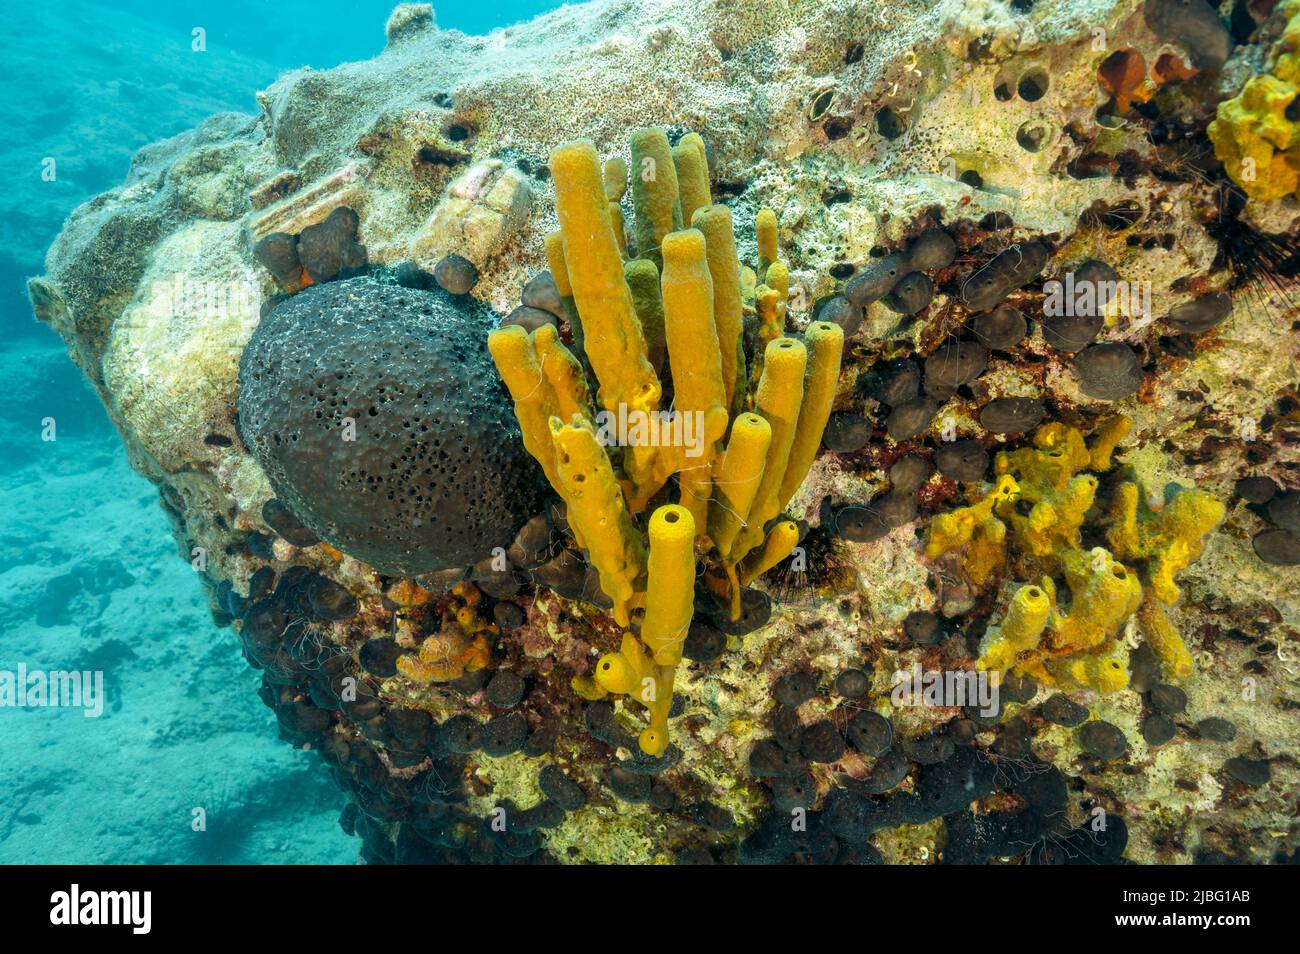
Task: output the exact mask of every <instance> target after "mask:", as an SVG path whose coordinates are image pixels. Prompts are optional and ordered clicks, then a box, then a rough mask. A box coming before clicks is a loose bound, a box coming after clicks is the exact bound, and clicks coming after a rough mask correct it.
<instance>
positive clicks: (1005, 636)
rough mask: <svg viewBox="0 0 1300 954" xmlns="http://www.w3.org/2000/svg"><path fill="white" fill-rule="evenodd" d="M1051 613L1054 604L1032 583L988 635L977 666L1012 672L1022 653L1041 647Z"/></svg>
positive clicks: (1022, 590) (982, 646)
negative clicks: (1040, 643) (1040, 642)
mask: <svg viewBox="0 0 1300 954" xmlns="http://www.w3.org/2000/svg"><path fill="white" fill-rule="evenodd" d="M1051 612H1052V601H1051V600H1050V599H1049V598H1048V596H1047V593H1046V592H1045V591H1044V590H1043V588H1042V587H1040V586H1035V585H1034V584H1032V583H1029V584H1026V585H1025V586H1022V587H1020V589H1018V590H1016V592H1015V595H1014V596H1012V597H1011V601H1010V602H1009V603H1008V604H1007V611H1006V615H1005V616H1003V618H1002V622H1001V623H1000V624H998V625H997V626H990V627H989V629H988V631H987V632H986V633H985V634H984V639H983V641H982V643H981V646H980V657H979V659H978V660H977V661H976V663H975V665H976V667H977V668H979V669H991V670H995V671H997V672H1007V671H1008V670H1010V669H1011V668H1012V666H1014V665H1015V664H1016V661H1017V657H1018V656H1019V655H1020V654H1021V653H1023V652H1028V651H1029V650H1032V649H1035V648H1037V646H1038V644H1039V641H1040V640H1041V639H1042V636H1043V630H1044V629H1046V628H1047V619H1048V616H1049V615H1050V614H1051Z"/></svg>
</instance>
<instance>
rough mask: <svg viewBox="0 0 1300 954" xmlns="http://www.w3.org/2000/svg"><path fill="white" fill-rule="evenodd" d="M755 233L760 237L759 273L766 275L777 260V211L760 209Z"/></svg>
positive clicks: (755, 219)
mask: <svg viewBox="0 0 1300 954" xmlns="http://www.w3.org/2000/svg"><path fill="white" fill-rule="evenodd" d="M754 233H755V236H756V237H757V239H758V274H759V275H766V274H767V268H768V266H769V265H771V264H772V263H773V262H775V261H776V213H775V212H773V211H772V210H771V209H766V208H764V209H759V210H758V215H756V216H755V217H754Z"/></svg>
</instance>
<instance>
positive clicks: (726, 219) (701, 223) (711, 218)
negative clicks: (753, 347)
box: [691, 205, 746, 412]
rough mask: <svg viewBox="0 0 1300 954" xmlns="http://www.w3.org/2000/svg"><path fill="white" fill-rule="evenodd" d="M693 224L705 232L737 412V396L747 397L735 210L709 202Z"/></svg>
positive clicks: (717, 323) (716, 317)
mask: <svg viewBox="0 0 1300 954" xmlns="http://www.w3.org/2000/svg"><path fill="white" fill-rule="evenodd" d="M691 227H692V228H696V229H699V230H700V231H701V232H702V233H703V234H704V243H705V252H706V254H707V255H708V258H709V276H710V277H711V278H712V279H713V324H714V327H715V328H716V329H717V335H718V353H719V355H720V357H721V359H722V381H723V384H724V386H725V387H726V389H727V401H726V407H727V408H728V409H729V410H731V411H732V412H735V411H737V410H739V408H738V407H737V404H738V401H737V398H743V397H744V394H743V392H744V382H745V380H746V372H745V350H744V341H743V338H744V321H745V316H744V302H743V300H742V298H741V295H740V263H739V260H738V259H737V258H736V233H735V231H734V229H733V226H732V222H731V210H730V209H728V208H727V207H726V206H725V205H709V206H705V207H704V208H701V209H697V210H696V211H695V214H694V215H692V216H691Z"/></svg>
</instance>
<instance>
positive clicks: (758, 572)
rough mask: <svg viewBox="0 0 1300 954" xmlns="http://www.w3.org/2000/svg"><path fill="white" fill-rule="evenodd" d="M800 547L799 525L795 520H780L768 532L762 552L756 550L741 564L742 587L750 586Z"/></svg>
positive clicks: (740, 578)
mask: <svg viewBox="0 0 1300 954" xmlns="http://www.w3.org/2000/svg"><path fill="white" fill-rule="evenodd" d="M798 545H799V525H798V524H797V523H795V522H794V521H793V520H780V521H778V522H777V523H776V525H775V526H773V527H772V529H771V530H769V531H768V534H767V539H766V540H764V541H763V548H762V549H761V550H754V551H753V552H752V553H750V554H749V556H747V557H745V560H744V562H743V563H741V564H740V573H739V576H738V578H739V580H740V585H741V586H749V584H750V583H753V582H754V581H755V580H756V579H758V578H759V577H760V576H762V575H763V574H764V573H766V572H767V571H768V570H770V569H772V567H774V566H776V565H777V564H778V563H780V562H781V561H782V560H784V559H785V558H786V557H788V556H789V555H790V554H791V553H793V552H794V548H795V547H796V546H798Z"/></svg>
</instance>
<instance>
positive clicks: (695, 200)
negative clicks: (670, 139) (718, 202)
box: [673, 137, 713, 224]
mask: <svg viewBox="0 0 1300 954" xmlns="http://www.w3.org/2000/svg"><path fill="white" fill-rule="evenodd" d="M673 165H674V167H675V168H676V171H677V190H678V192H679V194H680V196H681V221H682V224H686V223H688V222H690V221H691V217H692V216H693V215H694V214H695V210H696V209H702V208H704V207H705V206H706V205H708V204H709V203H710V202H712V201H713V196H712V195H710V194H709V164H708V162H707V160H706V159H705V158H704V150H703V149H702V148H700V147H699V146H697V145H695V143H693V142H687V141H686V139H685V137H683V138H682V141H681V142H679V143H678V144H677V145H676V146H674V147H673Z"/></svg>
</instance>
